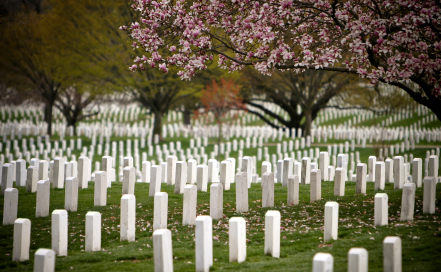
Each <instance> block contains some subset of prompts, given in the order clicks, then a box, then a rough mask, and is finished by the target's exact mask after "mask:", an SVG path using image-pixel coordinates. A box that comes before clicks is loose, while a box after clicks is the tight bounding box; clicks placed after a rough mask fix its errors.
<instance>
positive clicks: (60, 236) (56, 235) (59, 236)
mask: <svg viewBox="0 0 441 272" xmlns="http://www.w3.org/2000/svg"><path fill="white" fill-rule="evenodd" d="M67 226H68V223H67V211H66V210H54V211H53V212H52V250H53V251H54V252H55V254H56V255H58V256H67V238H68V233H67V231H68V228H67Z"/></svg>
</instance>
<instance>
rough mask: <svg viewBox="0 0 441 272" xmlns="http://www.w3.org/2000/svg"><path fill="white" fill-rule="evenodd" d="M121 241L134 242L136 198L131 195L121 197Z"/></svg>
mask: <svg viewBox="0 0 441 272" xmlns="http://www.w3.org/2000/svg"><path fill="white" fill-rule="evenodd" d="M120 219H121V223H120V225H121V230H120V240H121V241H129V242H133V241H135V231H136V226H135V224H136V198H135V195H133V194H125V195H123V196H122V197H121V215H120Z"/></svg>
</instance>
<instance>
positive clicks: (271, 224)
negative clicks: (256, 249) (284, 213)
mask: <svg viewBox="0 0 441 272" xmlns="http://www.w3.org/2000/svg"><path fill="white" fill-rule="evenodd" d="M264 252H265V254H266V255H271V256H272V257H274V258H280V212H279V211H267V212H266V214H265V249H264Z"/></svg>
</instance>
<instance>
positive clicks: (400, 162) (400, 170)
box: [394, 156, 405, 189]
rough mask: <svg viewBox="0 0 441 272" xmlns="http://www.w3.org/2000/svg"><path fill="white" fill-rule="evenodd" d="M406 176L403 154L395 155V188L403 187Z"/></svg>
mask: <svg viewBox="0 0 441 272" xmlns="http://www.w3.org/2000/svg"><path fill="white" fill-rule="evenodd" d="M404 181H405V177H404V158H403V157H402V156H395V157H394V188H395V189H403V185H404Z"/></svg>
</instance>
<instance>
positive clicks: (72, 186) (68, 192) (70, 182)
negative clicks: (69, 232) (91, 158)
mask: <svg viewBox="0 0 441 272" xmlns="http://www.w3.org/2000/svg"><path fill="white" fill-rule="evenodd" d="M64 209H65V210H66V211H68V212H76V211H77V209H78V178H74V177H69V178H67V179H66V189H65V190H64Z"/></svg>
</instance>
